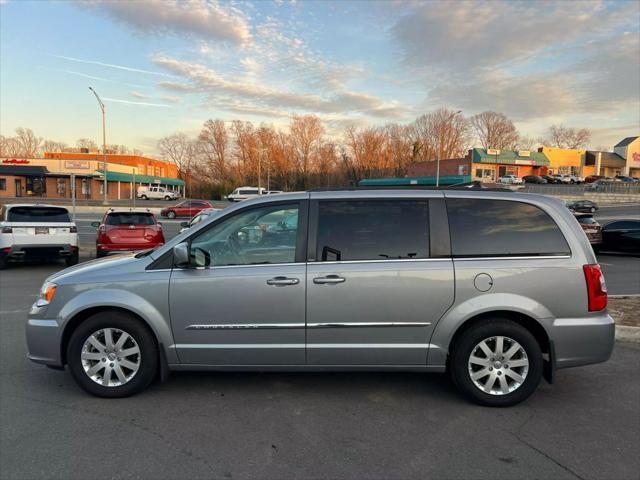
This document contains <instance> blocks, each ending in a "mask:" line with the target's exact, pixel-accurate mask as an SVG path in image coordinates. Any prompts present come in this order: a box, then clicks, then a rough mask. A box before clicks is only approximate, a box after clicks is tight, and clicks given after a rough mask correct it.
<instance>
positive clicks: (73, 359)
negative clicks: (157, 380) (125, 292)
mask: <svg viewBox="0 0 640 480" xmlns="http://www.w3.org/2000/svg"><path fill="white" fill-rule="evenodd" d="M104 328H114V329H118V330H122V331H124V332H126V333H128V334H129V335H130V336H131V337H133V339H134V340H135V342H136V343H137V344H138V347H139V349H140V354H139V356H140V358H139V360H140V366H139V368H138V371H137V372H136V373H135V375H133V377H132V378H131V379H130V380H129V381H128V382H127V383H125V384H123V385H119V386H103V385H100V384H98V383H96V382H95V381H94V380H92V379H91V378H90V377H89V376H88V375H87V373H86V372H85V370H84V367H83V365H82V360H81V358H80V355H81V352H82V347H83V345H84V343H85V341H86V340H87V339H88V338H89V336H91V335H92V334H93V333H94V332H96V331H99V330H101V329H104ZM114 340H115V338H114ZM107 362H109V360H107ZM67 363H68V365H69V371H70V372H71V376H72V377H73V379H74V380H75V381H76V383H77V384H78V385H79V386H80V387H81V388H82V389H83V390H85V391H86V392H88V393H91V394H92V395H96V396H98V397H105V398H121V397H128V396H131V395H134V394H136V393H138V392H140V391H142V390H144V389H145V388H147V387H148V386H149V384H150V383H151V382H152V381H153V379H154V377H155V376H156V374H157V372H158V347H157V344H156V341H155V338H154V336H153V334H152V333H151V331H150V330H149V328H148V327H147V326H146V325H144V324H143V323H142V322H141V321H140V320H138V319H137V318H135V317H134V316H132V315H129V314H127V313H125V312H120V311H116V310H107V311H104V312H99V313H96V314H94V315H91V316H90V317H89V318H87V319H86V320H84V321H83V322H82V323H81V324H80V325H79V326H78V327H77V328H76V329H75V330H74V332H73V333H72V334H71V338H70V340H69V345H68V346H67Z"/></svg>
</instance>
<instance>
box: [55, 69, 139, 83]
mask: <svg viewBox="0 0 640 480" xmlns="http://www.w3.org/2000/svg"><path fill="white" fill-rule="evenodd" d="M42 68H46V67H42ZM47 70H54V71H56V72H64V73H68V74H69V75H76V76H78V77H83V78H88V79H91V80H99V81H101V82H109V83H117V84H120V85H127V86H129V87H135V88H147V87H148V85H139V84H137V83H128V82H121V81H119V80H111V79H110V78H104V77H97V76H95V75H88V74H86V73H82V72H76V71H74V70H62V69H59V68H47Z"/></svg>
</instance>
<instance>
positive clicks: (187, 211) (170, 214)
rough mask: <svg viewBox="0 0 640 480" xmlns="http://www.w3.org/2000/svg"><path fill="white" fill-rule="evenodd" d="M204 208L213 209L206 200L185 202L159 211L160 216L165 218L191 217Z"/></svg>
mask: <svg viewBox="0 0 640 480" xmlns="http://www.w3.org/2000/svg"><path fill="white" fill-rule="evenodd" d="M205 208H213V205H211V203H209V202H207V201H206V200H185V201H183V202H180V203H178V204H177V205H173V206H172V207H166V208H163V209H162V210H160V216H162V217H167V218H176V217H193V216H194V215H195V214H196V213H198V212H200V211H201V210H204V209H205Z"/></svg>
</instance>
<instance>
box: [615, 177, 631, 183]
mask: <svg viewBox="0 0 640 480" xmlns="http://www.w3.org/2000/svg"><path fill="white" fill-rule="evenodd" d="M615 180H616V181H618V182H624V183H633V182H634V180H633V178H631V177H627V176H626V175H616V176H615Z"/></svg>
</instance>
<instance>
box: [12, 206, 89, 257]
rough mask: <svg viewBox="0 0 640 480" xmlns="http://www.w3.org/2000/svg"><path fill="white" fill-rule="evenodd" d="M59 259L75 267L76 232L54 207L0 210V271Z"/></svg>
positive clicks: (63, 211) (63, 213) (64, 214)
mask: <svg viewBox="0 0 640 480" xmlns="http://www.w3.org/2000/svg"><path fill="white" fill-rule="evenodd" d="M57 258H62V259H64V260H65V262H66V264H67V266H71V265H75V264H76V263H78V228H77V227H76V224H75V223H74V222H72V221H71V218H70V217H69V210H67V209H66V208H64V207H60V206H58V205H43V204H12V205H4V206H3V207H2V208H0V269H2V268H5V267H6V266H7V264H8V263H9V262H23V261H25V260H30V259H34V260H53V259H57Z"/></svg>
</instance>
